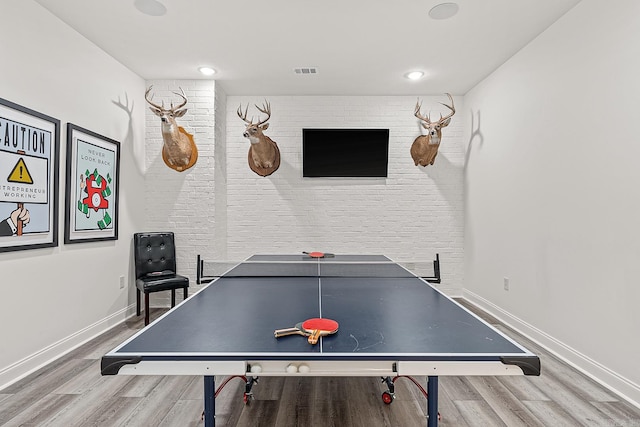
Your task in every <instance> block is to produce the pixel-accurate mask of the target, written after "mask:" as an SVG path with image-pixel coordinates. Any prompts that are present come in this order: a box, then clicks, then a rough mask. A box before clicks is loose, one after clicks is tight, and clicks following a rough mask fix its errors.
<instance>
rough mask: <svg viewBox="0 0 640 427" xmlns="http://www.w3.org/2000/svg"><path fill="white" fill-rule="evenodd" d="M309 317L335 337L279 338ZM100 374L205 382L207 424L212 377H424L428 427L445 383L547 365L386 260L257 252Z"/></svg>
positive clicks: (119, 353) (141, 335)
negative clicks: (441, 380)
mask: <svg viewBox="0 0 640 427" xmlns="http://www.w3.org/2000/svg"><path fill="white" fill-rule="evenodd" d="M313 317H325V318H330V319H334V320H336V321H338V322H339V330H338V332H337V333H335V334H333V335H328V336H325V337H322V338H320V340H319V342H318V344H316V345H311V344H309V343H308V342H307V339H306V338H305V337H301V336H290V337H281V338H277V339H276V338H275V337H274V330H276V329H281V328H288V327H292V326H294V325H296V324H297V323H299V322H301V321H303V320H305V319H307V318H313ZM101 368H102V374H103V375H201V376H203V377H204V418H205V420H204V421H205V426H206V427H210V426H214V425H215V381H214V376H215V375H228V376H234V375H235V376H244V377H248V378H252V379H253V378H254V377H257V376H262V377H268V376H352V377H353V376H372V377H373V376H376V377H382V378H385V377H386V378H387V383H388V384H391V381H389V380H388V379H389V378H398V377H401V376H426V377H427V395H428V398H427V425H428V426H437V424H438V415H437V414H438V377H439V376H445V375H455V376H466V375H539V374H540V360H539V358H538V357H537V356H536V355H535V354H533V353H531V352H530V351H529V350H527V349H526V348H524V347H522V346H521V345H519V344H518V343H516V342H515V341H513V340H512V339H510V338H509V337H507V336H506V335H504V334H503V333H501V332H500V331H498V330H496V329H495V328H493V327H492V326H491V325H489V324H488V323H486V322H484V321H483V320H481V319H480V318H479V317H477V316H476V315H474V314H473V313H471V312H470V311H468V310H467V309H465V308H464V307H462V306H461V305H459V304H458V303H456V302H455V301H453V300H452V299H450V298H449V297H447V296H445V295H444V294H443V293H441V292H440V291H438V290H437V289H436V288H435V287H434V286H432V285H431V284H429V283H428V282H427V281H425V280H424V279H422V278H420V277H418V276H416V275H414V274H413V273H411V272H410V271H409V270H407V269H405V268H404V267H402V266H401V265H400V264H398V263H395V262H393V261H391V260H390V259H389V258H387V257H385V256H383V255H335V256H334V257H332V258H312V257H309V256H307V255H254V256H252V257H250V258H248V259H247V260H245V261H243V262H241V263H239V264H238V265H236V266H235V267H233V268H231V269H230V270H229V271H227V272H226V273H225V274H223V275H221V277H219V278H217V279H215V280H213V281H212V282H211V283H210V284H208V285H207V286H206V287H204V288H203V289H201V290H200V291H199V292H197V293H195V294H194V295H192V296H191V297H190V298H189V299H187V300H185V301H183V302H182V303H181V304H179V305H178V306H176V307H175V308H173V309H171V310H170V311H168V312H167V313H165V314H164V315H163V316H161V317H160V318H158V319H157V320H156V321H154V322H153V323H151V324H150V325H149V326H147V327H145V328H144V329H142V330H141V331H139V332H138V333H137V334H135V335H133V336H132V337H131V338H130V339H128V340H126V341H125V342H124V343H122V344H121V345H119V346H118V347H116V348H115V349H114V350H112V351H110V352H109V353H107V354H106V355H105V356H103V358H102V361H101Z"/></svg>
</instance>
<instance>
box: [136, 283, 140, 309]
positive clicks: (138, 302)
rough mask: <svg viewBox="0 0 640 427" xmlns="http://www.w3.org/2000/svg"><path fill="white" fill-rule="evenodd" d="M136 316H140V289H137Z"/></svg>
mask: <svg viewBox="0 0 640 427" xmlns="http://www.w3.org/2000/svg"><path fill="white" fill-rule="evenodd" d="M136 316H140V289H136Z"/></svg>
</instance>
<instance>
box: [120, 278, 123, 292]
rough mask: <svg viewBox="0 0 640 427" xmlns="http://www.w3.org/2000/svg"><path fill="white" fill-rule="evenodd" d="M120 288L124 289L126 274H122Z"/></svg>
mask: <svg viewBox="0 0 640 427" xmlns="http://www.w3.org/2000/svg"><path fill="white" fill-rule="evenodd" d="M120 289H124V276H120Z"/></svg>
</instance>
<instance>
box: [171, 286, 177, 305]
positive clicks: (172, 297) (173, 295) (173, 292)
mask: <svg viewBox="0 0 640 427" xmlns="http://www.w3.org/2000/svg"><path fill="white" fill-rule="evenodd" d="M175 306H176V290H175V289H171V308H173V307H175Z"/></svg>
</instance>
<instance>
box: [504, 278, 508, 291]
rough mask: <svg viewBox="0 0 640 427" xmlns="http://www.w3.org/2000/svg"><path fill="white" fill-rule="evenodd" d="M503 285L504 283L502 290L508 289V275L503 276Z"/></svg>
mask: <svg viewBox="0 0 640 427" xmlns="http://www.w3.org/2000/svg"><path fill="white" fill-rule="evenodd" d="M503 285H504V290H505V291H508V290H509V278H508V277H505V278H504V279H503Z"/></svg>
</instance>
